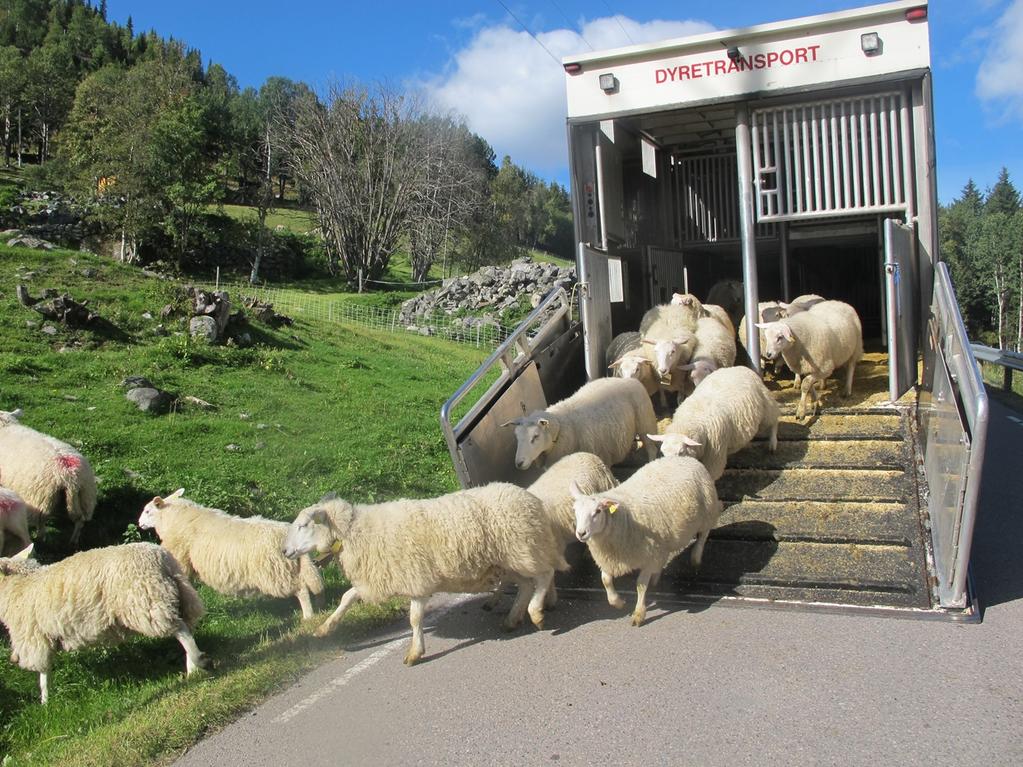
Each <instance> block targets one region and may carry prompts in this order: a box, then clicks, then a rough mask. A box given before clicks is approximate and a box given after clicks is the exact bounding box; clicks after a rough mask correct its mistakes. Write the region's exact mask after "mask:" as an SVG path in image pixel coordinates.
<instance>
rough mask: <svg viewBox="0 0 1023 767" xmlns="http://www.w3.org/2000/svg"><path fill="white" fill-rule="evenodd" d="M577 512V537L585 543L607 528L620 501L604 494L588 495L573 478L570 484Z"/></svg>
mask: <svg viewBox="0 0 1023 767" xmlns="http://www.w3.org/2000/svg"><path fill="white" fill-rule="evenodd" d="M568 491H569V492H570V493H571V494H572V510H573V512H574V513H575V537H576V538H578V539H579V540H580V541H582V542H583V543H585V542H586V541H588V540H590V539H591V538H593V537H595V536H598V535H600V534H601V533H603V532H604V530H605V529H607V524H608V517H610V515H612V514H615V513H616V512H617V511H618V510H619V508H620V505H621V504H620V503H619V502H618V501H616V500H614V499H613V498H608V497H607V496H603V495H586V494H585V493H583V492H582V491H581V490H580V489H579V485H577V484H576V483H575V481H574V480H573V481H572V482H570V483H569V485H568Z"/></svg>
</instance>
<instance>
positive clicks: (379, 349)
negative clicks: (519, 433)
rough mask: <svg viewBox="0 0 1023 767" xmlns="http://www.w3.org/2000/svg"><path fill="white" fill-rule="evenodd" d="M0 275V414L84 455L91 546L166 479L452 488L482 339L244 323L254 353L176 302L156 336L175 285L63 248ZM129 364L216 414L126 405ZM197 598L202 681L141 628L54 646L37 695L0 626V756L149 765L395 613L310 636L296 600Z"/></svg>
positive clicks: (125, 527) (242, 495)
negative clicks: (49, 298)
mask: <svg viewBox="0 0 1023 767" xmlns="http://www.w3.org/2000/svg"><path fill="white" fill-rule="evenodd" d="M86 269H88V270H94V271H90V272H87V273H88V274H90V275H91V276H90V277H86V276H84V275H83V270H86ZM18 283H24V284H26V285H27V286H28V288H29V290H30V292H31V293H32V294H33V295H39V294H40V293H41V292H42V291H43V289H45V288H50V287H52V288H56V289H58V290H60V291H62V292H63V291H67V292H69V293H70V294H71V295H72V296H74V297H75V298H76V299H78V300H82V299H89V306H90V308H92V309H93V310H94V311H96V312H98V313H99V314H100V315H101V316H103V317H104V318H106V319H108V320H110V321H111V322H112V323H113V324H114V325H116V326H117V327H118V328H119V329H120V330H119V333H116V334H110V335H107V336H100V335H96V334H94V333H91V332H88V331H78V332H69V331H66V330H65V329H63V328H58V331H57V333H56V335H53V336H50V335H46V334H45V333H43V332H42V325H43V324H44V321H43V320H42V318H41V316H40V315H38V314H37V313H35V312H33V311H32V310H31V309H27V308H25V307H22V306H21V305H19V304H18V302H17V301H16V300H15V296H14V290H13V288H14V286H15V285H16V284H18ZM0 286H2V287H0V336H2V338H3V339H4V342H3V344H2V345H0V409H3V410H13V409H14V408H18V407H20V408H23V409H24V412H25V415H24V417H23V423H25V424H26V425H28V426H31V427H33V428H36V429H38V430H40V431H43V432H46V433H49V434H52V435H53V436H55V437H58V438H60V439H63V440H66V441H68V442H71V443H72V444H74V445H76V446H77V447H79V449H81V450H82V452H83V453H85V454H86V456H88V458H89V460H90V461H91V462H92V464H93V466H94V468H95V470H96V473H97V475H98V476H99V477H100V498H99V505H98V507H97V510H96V515H95V519H94V520H93V522H91V523H90V524H89V525H87V526H86V528H85V531H84V534H83V544H84V546H86V547H94V546H99V545H107V544H114V543H119V542H121V541H122V540H124V539H127V538H132V537H134V535H136V532H135V531H134V530H133V529H132V528H131V527H130V525H131V524H132V523H133V522H134V521H136V520H137V517H138V514H139V512H140V511H141V508H142V505H143V504H144V503H145V502H146V501H147V500H148V499H149V498H151V497H152V496H153V495H157V494H165V493H169V492H171V491H172V490H174V489H175V488H177V487H184V488H185V490H186V494H187V495H188V496H189V497H191V498H192V499H194V500H195V501H197V502H199V503H202V504H204V505H208V506H215V507H218V508H222V509H225V510H227V511H229V512H232V513H236V514H242V515H248V514H254V513H258V514H261V515H263V516H268V517H274V518H279V519H288V518H290V517H291V516H293V515H294V513H295V512H296V511H297V510H298V509H300V508H301V507H303V506H305V505H307V504H309V503H311V502H312V501H314V500H316V499H317V498H319V497H320V495H322V494H323V493H324V492H325V491H328V490H336V491H338V492H340V493H341V494H342V495H344V496H346V497H349V498H351V499H354V500H357V501H371V500H378V499H387V498H393V497H397V496H401V495H431V494H437V493H441V492H445V491H448V490H451V489H454V488H455V487H456V481H455V477H454V474H453V471H452V469H451V466H450V460H449V458H448V456H447V450H446V447H445V445H444V441H443V438H442V436H441V434H440V430H439V428H438V426H437V413H438V410H439V408H440V405H441V404H442V402H443V401H444V399H445V398H446V397H447V396H449V395H450V394H451V392H452V391H454V389H455V388H456V387H457V386H458V384H459V383H460V382H461V381H462V380H464V379H465V378H466V376H468V374H469V373H471V372H472V370H473V369H475V367H476V366H477V365H478V364H479V362H480V361H481V359H482V358H483V356H484V355H485V353H486V350H478V349H475V348H473V347H470V346H463V345H458V344H453V343H448V342H444V341H439V340H435V339H429V338H421V337H418V336H403V335H391V334H387V333H385V332H377V331H371V330H364V329H360V328H359V327H355V326H346V325H343V324H342V325H316V324H312V323H308V322H305V321H301V320H299V321H298V322H296V324H295V325H294V326H292V327H291V328H286V329H284V330H283V331H274V330H270V329H267V328H260V327H253V328H252V330H251V332H253V334H254V336H255V339H256V344H255V345H254V346H252V347H249V348H245V349H239V348H231V347H208V346H204V345H200V344H197V343H194V342H192V341H191V340H190V339H189V338H188V337H187V335H185V334H183V333H181V331H182V329H183V328H184V323H185V319H184V314H183V312H179V313H177V314H176V315H175V317H176V319H171V320H164V321H163V322H164V324H165V325H166V327H167V330H169V331H170V332H171V334H170V335H168V336H159V335H156V333H155V330H156V326H157V324H158V323H159V322H160V319H159V317H160V309H161V307H163V306H164V305H166V304H173V305H175V306H178V307H181V308H184V306H185V305H186V303H187V302H186V299H185V296H184V294H183V293H182V292H181V289H180V287H179V286H178V285H177V284H175V283H174V282H172V281H165V280H159V279H154V278H146V277H144V276H142V275H141V273H140V272H138V271H136V270H133V269H131V268H129V267H125V266H122V265H120V264H117V263H114V262H111V261H107V260H103V259H100V258H98V257H94V256H91V255H87V254H81V253H71V252H66V251H54V252H50V253H38V252H34V251H27V250H13V249H9V248H5V247H0ZM145 313H150V314H152V316H153V317H155V318H156V319H148V318H146V317H145V316H143V315H144V314H145ZM129 375H144V376H147V377H148V378H150V379H151V380H152V381H153V382H154V383H155V384H156V385H157V386H159V387H161V388H163V389H166V390H169V391H172V392H174V393H176V394H179V395H193V396H195V397H198V398H200V399H202V400H205V401H207V402H210V403H212V404H213V405H214V408H213V409H212V410H200V409H194V408H188V407H182V408H180V409H178V410H176V411H175V412H173V413H171V414H169V415H165V416H149V415H147V414H144V413H141V412H139V411H138V410H136V409H135V408H134V406H133V405H132V404H131V403H129V402H128V401H127V400H126V399H125V398H124V391H123V389H122V388H121V386H120V382H121V380H122V379H123V378H125V377H126V376H129ZM228 446H231V447H230V448H229V447H228ZM68 533H69V527H68V525H67V523H66V520H63V519H58V520H57V524H56V526H51V527H50V528H49V529H48V530H47V533H46V536H45V538H44V540H42V541H41V542H39V545H38V552H39V557H40V559H41V560H43V561H52V560H54V559H57V558H60V557H62V556H65V555H67V554H68V553H69V552H68V551H67V549H66V545H65V541H66V539H67V535H68ZM326 575H327V578H328V583H329V589H328V595H327V600H326V602H327V604H326V606H330V604H331V603H332V602H333V601H335V600H336V598H337V596H338V594H339V593H340V591H341V590H342V588H343V587H344V585H345V584H344V582H343V580H342V578H341V576H340V574H338V573H337V571H336V570H335V569H334V568H330V569H328V571H327V573H326ZM201 594H202V596H203V598H204V599H205V601H206V603H207V607H208V610H209V615H208V616H207V617H206V618H204V619H203V621H202V622H200V624H199V627H198V630H197V632H196V638H197V641H198V643H199V645H200V647H201V648H203V650H204V651H206V652H207V653H208V654H209V655H210V656H211V657H212V659H213V661H214V664H215V666H214V669H213V671H212V673H211V674H209V675H208V676H206V677H205V678H203V679H200V680H189V681H187V682H186V681H184V680H183V674H182V672H183V668H184V659H183V655H182V652H181V650H180V647H179V646H178V644H177V642H176V641H175V640H174V639H169V640H149V639H142V638H137V639H134V640H131V641H128V642H126V643H124V644H121V645H117V646H115V647H106V648H95V649H88V650H85V651H81V652H78V653H65V654H61V655H60V656H58V660H57V663H56V666H55V668H54V671H53V674H52V676H51V682H50V696H51V702H50V704H49V706H47V707H45V708H44V707H42V706H40V705H39V704H38V703H37V700H38V688H37V676H36V675H35V674H34V673H30V672H28V671H24V670H22V669H19V668H17V667H16V666H14V665H13V664H11V663H10V661H9V660H8V656H9V650H8V648H7V647H6V645H5V642H6V635H4V634H0V645H2V646H0V759H6V761H2V763H3V764H5V765H12V764H17V765H20V764H28V765H68V764H95V765H130V764H148V763H152V762H153V761H154V760H160V759H162V758H163V757H164V756H166V755H170V754H173V753H176V752H179V751H180V750H181V749H182V748H184V747H185V746H186V745H187V744H189V743H191V742H193V741H194V740H196V739H197V738H199V737H201V736H202V735H203V733H205V732H207V731H208V730H210V729H211V728H215V727H217V726H219V725H221V724H223V723H225V722H227V721H230V720H231V719H232V718H233V717H234V716H236V715H237V714H238V713H239V712H240V711H242V710H244V709H245V708H247V707H249V706H251V705H252V704H253V703H254V702H256V701H258V700H259V699H260V698H262V697H264V696H265V695H267V694H269V693H270V692H272V691H273V690H274V689H277V688H278V687H279V686H280V685H281V684H284V683H286V682H287V681H289V680H291V679H293V678H294V677H295V676H296V675H297V674H298V673H300V672H301V671H302V670H303V669H305V668H308V667H310V666H311V665H312V664H313V663H315V662H317V661H318V660H322V659H324V658H325V657H328V656H330V655H336V654H337V652H338V648H339V646H341V645H343V643H344V641H345V639H346V637H350V636H352V635H353V634H357V633H359V632H364V631H367V630H370V629H371V628H372V627H374V626H378V625H379V624H380V622H381V621H386V620H388V619H390V618H393V617H394V616H395V615H396V613H397V612H400V610H401V606H400V605H393V604H392V605H387V606H384V607H383V608H366V609H362V610H360V611H359V612H358V613H353V614H352V616H351V620H349V618H347V617H346V619H345V625H344V633H342V634H341V636H340V637H339V639H337V640H327V641H326V642H323V641H320V640H314V639H312V638H311V637H310V636H309V633H310V630H311V626H309V625H302V622H301V620H300V618H299V617H298V616H299V613H298V610H297V602H293V601H276V600H267V599H241V598H227V597H221V596H219V595H216V594H214V593H213V592H211V591H209V590H208V589H206V588H205V587H202V588H201ZM317 622H318V620H317V621H312V622H311V623H312V626H315V625H316V623H317Z"/></svg>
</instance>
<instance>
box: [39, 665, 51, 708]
mask: <svg viewBox="0 0 1023 767" xmlns="http://www.w3.org/2000/svg"><path fill="white" fill-rule="evenodd" d="M49 677H50V675H49V673H48V672H46V671H40V672H39V702H40V703H42V704H43V705H44V706H45V705H46V703H47V701H49V699H50V678H49Z"/></svg>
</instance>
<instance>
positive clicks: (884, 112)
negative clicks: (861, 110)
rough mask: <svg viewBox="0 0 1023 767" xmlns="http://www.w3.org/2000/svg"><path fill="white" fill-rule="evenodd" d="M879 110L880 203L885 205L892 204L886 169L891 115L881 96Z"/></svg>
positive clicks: (889, 180) (886, 102)
mask: <svg viewBox="0 0 1023 767" xmlns="http://www.w3.org/2000/svg"><path fill="white" fill-rule="evenodd" d="M879 102H880V104H881V109H880V112H879V114H878V126H877V127H878V132H879V133H880V134H881V202H882V203H883V204H885V205H888V204H890V203H891V202H893V199H892V198H893V196H894V195H892V193H891V172H890V171H889V169H888V163H889V162H890V161H891V156H892V153H891V148H890V147H889V145H888V131H889V127H890V123H889V117H890V115H891V109H890V107H889V100H888V98H887V97H885V96H882V97H881V98H880V99H879Z"/></svg>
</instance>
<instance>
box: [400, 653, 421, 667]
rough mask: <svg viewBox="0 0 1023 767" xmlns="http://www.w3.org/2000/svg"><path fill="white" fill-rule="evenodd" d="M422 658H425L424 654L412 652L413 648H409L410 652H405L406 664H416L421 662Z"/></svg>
mask: <svg viewBox="0 0 1023 767" xmlns="http://www.w3.org/2000/svg"><path fill="white" fill-rule="evenodd" d="M422 658H423V656H422V655H420V654H419V653H417V652H412V650H409V651H408V652H407V653H406V654H405V660H404V663H405V665H406V666H414V665H416V664H417V663H419V661H420V660H422Z"/></svg>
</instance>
